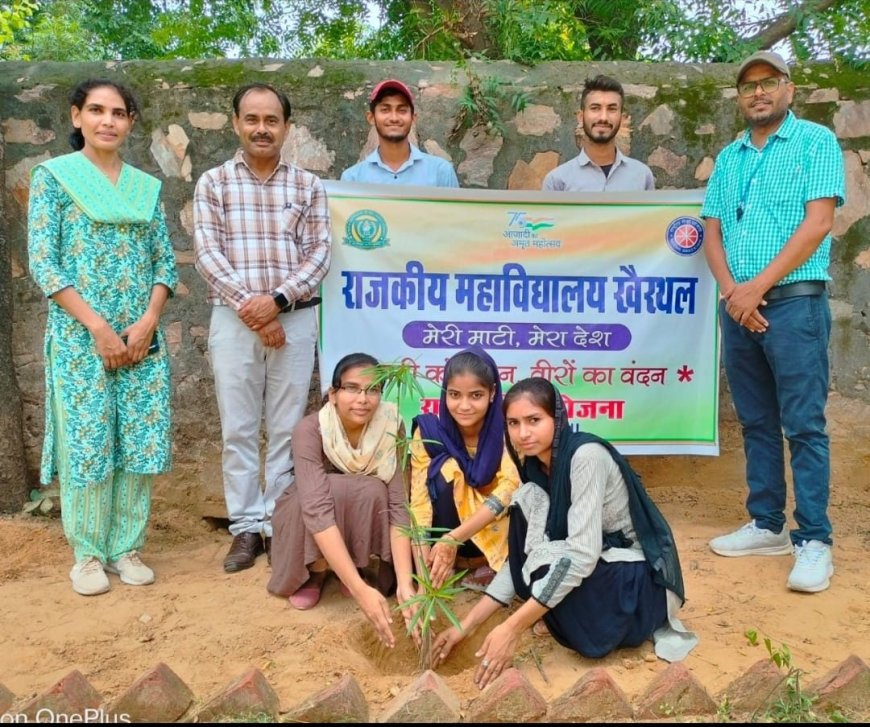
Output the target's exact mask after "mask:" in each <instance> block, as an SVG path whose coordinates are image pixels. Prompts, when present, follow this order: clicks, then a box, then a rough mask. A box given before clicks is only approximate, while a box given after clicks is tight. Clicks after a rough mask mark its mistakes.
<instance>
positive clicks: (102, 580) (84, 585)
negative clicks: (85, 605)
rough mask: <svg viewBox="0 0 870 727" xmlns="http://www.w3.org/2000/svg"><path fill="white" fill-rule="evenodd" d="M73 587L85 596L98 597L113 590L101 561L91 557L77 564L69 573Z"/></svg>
mask: <svg viewBox="0 0 870 727" xmlns="http://www.w3.org/2000/svg"><path fill="white" fill-rule="evenodd" d="M69 577H70V580H72V587H73V590H74V591H75V592H76V593H80V594H81V595H83V596H97V595H99V594H100V593H105V592H106V591H108V590H109V588H111V586H110V585H109V579H108V578H106V574H105V573H104V572H103V564H102V563H101V562H100V559H99V558H97V557H95V556H93V555H92V556H90V557H88V558H85V559H84V560H80V561H79V562H78V563H76V564H75V565H74V566H73V567H72V570H71V571H70V572H69Z"/></svg>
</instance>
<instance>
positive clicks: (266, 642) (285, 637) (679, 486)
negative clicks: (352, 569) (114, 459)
mask: <svg viewBox="0 0 870 727" xmlns="http://www.w3.org/2000/svg"><path fill="white" fill-rule="evenodd" d="M723 419H725V421H724V422H723V425H722V431H721V438H722V455H721V456H719V457H716V458H708V457H632V458H631V461H632V463H633V465H634V466H635V468H636V469H638V470H639V471H640V472H641V474H642V475H643V478H644V482H645V483H646V485H647V487H648V488H649V490H650V492H651V494H652V496H653V498H654V499H655V500H656V501H657V502H658V503H659V504H660V506H661V507H662V510H663V511H664V513H665V515H666V516H667V517H668V519H669V521H670V523H671V525H672V527H673V529H674V531H675V534H676V537H677V542H678V545H679V547H680V555H681V559H682V563H683V570H684V576H685V580H686V591H687V596H688V601H687V603H686V605H685V606H684V608H683V610H682V613H681V616H682V619H683V621H684V623H685V624H686V625H687V626H689V627H690V628H691V629H693V630H694V631H696V632H697V633H698V635H699V636H700V644H699V645H698V647H697V648H696V649H695V651H694V652H692V654H691V655H690V656H689V658H688V660H687V661H686V665H687V666H688V668H689V669H690V670H691V671H692V672H693V674H694V675H695V676H696V677H697V678H698V679H699V680H700V681H701V683H702V684H704V685H705V687H706V688H707V690H708V691H709V692H710V693H711V695H716V694H717V693H718V692H719V691H721V690H722V689H724V688H725V687H726V686H728V685H729V684H730V683H731V682H732V681H733V680H734V679H735V678H737V677H738V676H740V675H741V674H742V673H743V672H744V671H746V669H748V668H749V667H750V666H752V665H753V664H754V663H755V662H756V661H758V660H760V659H762V658H765V657H766V653H765V652H764V651H763V647H752V646H749V645H748V644H747V641H746V639H745V638H744V636H743V633H744V632H745V631H746V630H747V629H755V630H757V631H758V632H759V634H761V635H763V636H769V637H770V638H772V639H773V641H774V642H775V643H776V644H780V643H785V644H787V645H788V647H789V648H790V649H791V652H792V655H793V662H794V664H795V665H797V666H799V667H801V668H802V669H803V670H805V672H806V673H807V678H808V679H809V680H812V679H815V678H817V677H820V676H822V675H823V674H825V673H826V672H827V671H828V670H829V669H831V668H832V667H834V666H836V665H837V664H838V663H839V662H841V661H842V660H843V659H845V658H846V657H848V656H849V655H850V654H857V655H858V656H859V657H861V658H862V659H864V660H865V661H870V611H868V607H867V604H868V603H870V567H868V552H870V478H868V475H867V472H868V470H870V406H867V405H865V404H861V403H860V402H856V401H854V400H849V399H843V398H841V397H837V396H832V399H831V402H830V405H829V426H830V430H831V435H832V450H833V487H832V493H831V510H830V512H831V517H832V520H833V523H834V530H835V546H834V563H835V567H836V572H835V575H834V577H833V579H832V582H831V588H830V589H829V590H828V591H825V592H823V593H819V594H813V595H810V594H799V593H793V592H790V591H789V590H788V589H787V588H786V585H785V583H786V578H787V576H788V572H789V569H790V568H791V564H792V561H791V558H786V557H769V558H721V557H718V556H715V555H713V554H712V553H711V552H710V551H709V549H708V547H707V541H708V540H709V539H710V538H711V537H713V536H715V535H717V534H719V533H722V532H725V531H727V530H729V529H731V528H734V527H736V526H739V525H740V524H742V523H743V522H744V521H745V519H746V515H745V511H744V509H743V499H744V495H745V491H744V485H743V474H742V473H743V453H742V446H741V442H740V436H739V431H738V429H737V426H736V423H735V422H734V421H733V419H732V418H731V415H730V413H729V412H724V413H723ZM174 485H175V482H174V480H173V478H171V477H169V478H163V479H162V480H161V481H160V482H159V483H158V488H157V493H156V496H155V503H154V511H153V515H152V521H151V525H150V529H149V540H148V543H147V544H146V546H145V549H144V558H145V560H146V561H147V562H148V563H149V564H150V565H151V566H152V567H153V568H154V569H155V571H156V573H157V582H156V583H155V584H154V585H153V586H148V587H144V588H134V587H130V586H125V585H123V584H121V583H120V582H119V581H118V580H117V578H116V577H112V590H111V591H110V592H109V593H107V594H105V595H102V596H98V597H94V598H84V597H82V596H78V595H77V594H75V593H74V592H73V591H72V589H71V587H70V582H69V578H68V573H69V569H70V567H71V565H72V556H71V553H70V550H69V548H68V546H67V544H66V541H65V539H64V536H63V530H62V527H61V523H60V521H59V520H53V519H44V518H39V517H31V516H13V517H6V518H2V519H0V553H2V554H3V555H2V558H0V636H2V638H0V642H2V649H0V683H2V684H5V686H6V687H7V688H9V689H10V690H11V691H12V692H13V693H14V694H16V695H17V696H18V697H20V698H21V697H26V696H29V695H32V694H35V693H37V692H41V691H42V690H44V689H46V688H47V687H49V686H50V685H51V684H53V683H54V682H55V681H56V680H57V679H59V678H60V677H62V676H64V675H65V674H67V673H68V672H69V671H70V670H72V669H74V668H75V669H79V670H80V671H81V672H82V673H83V674H84V675H85V676H86V677H87V678H88V679H89V680H90V682H91V683H92V684H93V685H94V687H95V688H96V689H98V690H99V691H100V692H101V693H102V694H103V695H104V696H105V697H113V696H116V695H118V694H120V693H121V692H122V691H123V690H124V689H126V688H127V687H128V686H129V685H130V684H131V683H132V682H133V681H134V680H135V679H136V678H137V677H138V676H139V675H140V674H141V673H142V672H144V671H145V670H146V669H148V668H150V667H151V666H153V665H154V664H156V663H157V662H159V661H163V662H165V663H167V664H168V665H169V666H170V667H171V668H172V669H173V670H174V671H175V672H176V673H178V674H179V676H181V678H182V679H184V680H185V682H187V684H188V685H190V687H191V688H192V689H193V690H194V692H195V694H196V695H197V697H198V698H200V699H206V698H207V697H209V696H210V695H211V694H212V693H213V692H215V691H216V690H218V689H220V688H221V687H223V686H224V685H225V684H227V683H228V682H229V681H231V680H232V679H234V678H235V677H237V676H238V675H240V674H241V673H242V672H243V671H244V670H245V669H246V668H247V667H248V666H250V665H253V666H256V667H257V668H259V669H261V670H262V671H263V673H264V674H265V675H266V676H267V678H268V679H269V681H270V682H271V684H272V685H273V686H274V688H275V689H276V691H277V692H278V694H279V696H280V697H281V701H282V707H283V708H284V709H289V708H290V707H292V706H294V705H296V704H297V703H298V702H300V701H302V700H303V699H305V698H306V697H308V696H309V695H311V694H313V693H314V692H316V691H318V690H319V689H321V688H323V687H324V686H326V685H328V684H330V683H332V682H333V681H335V680H337V679H338V678H339V677H340V676H341V675H342V674H343V673H346V672H349V673H351V674H353V676H354V677H355V678H356V679H357V681H358V682H359V683H360V685H361V686H362V688H363V690H364V691H365V693H366V696H367V698H368V700H369V703H370V704H371V706H372V714H373V716H374V715H377V713H378V710H379V709H380V708H381V707H383V706H384V705H385V704H386V702H387V701H389V699H391V698H392V696H393V695H394V694H396V693H397V692H398V690H399V689H401V688H402V687H404V686H405V685H407V684H408V683H409V682H410V680H412V679H413V678H414V676H415V675H416V673H417V670H418V666H417V654H416V651H415V649H414V648H413V646H412V645H411V644H410V642H409V641H408V640H406V639H404V638H400V639H399V643H398V645H397V647H396V648H395V649H394V650H391V651H390V650H386V649H384V648H383V647H381V646H379V645H378V644H377V642H376V639H375V637H374V634H373V632H372V630H371V629H370V628H369V626H368V624H367V622H366V621H365V620H364V618H363V617H362V616H361V615H360V613H359V611H358V609H357V608H356V606H355V604H354V603H353V602H352V601H351V600H349V599H346V598H344V597H343V596H342V595H341V593H340V591H339V588H338V581H337V580H336V579H335V578H330V579H329V580H328V581H327V584H326V587H325V591H324V596H323V599H322V600H321V603H320V604H319V605H318V606H317V607H316V608H314V609H313V610H311V611H306V612H299V611H295V610H293V609H292V608H291V607H290V606H289V604H287V602H286V601H285V600H284V599H280V598H276V597H274V596H271V595H269V594H268V593H267V592H266V589H265V584H266V581H267V579H268V566H267V565H266V561H265V558H261V559H260V560H259V561H258V562H257V564H256V566H255V567H254V568H251V569H250V570H247V571H243V572H241V573H237V574H233V575H228V574H225V573H224V572H223V570H222V567H221V563H222V560H223V556H224V553H225V551H226V549H227V548H228V546H229V542H230V539H229V536H228V534H227V533H226V531H223V530H216V529H214V528H212V527H210V526H209V524H208V523H207V522H206V521H204V520H203V519H201V518H200V517H199V513H198V512H197V511H196V510H195V508H194V507H193V506H191V505H190V504H189V502H187V501H186V500H185V499H184V498H181V497H177V496H175V493H174V489H173V488H174ZM475 598H477V596H476V594H471V593H469V594H463V596H461V597H460V599H459V601H458V603H457V610H458V611H459V612H460V613H464V611H465V609H467V608H469V607H470V605H471V604H472V603H473V601H474V599H475ZM502 617H503V615H500V614H497V615H496V616H494V617H493V619H494V620H497V619H499V618H502ZM399 621H400V618H398V616H397V617H396V619H395V624H394V628H395V630H396V633H397V634H399V632H400V624H399ZM482 638H483V633H481V634H479V635H477V636H476V637H475V638H473V639H471V640H470V641H469V642H468V643H466V644H463V645H462V646H461V648H460V649H459V650H458V652H457V653H456V654H454V656H453V657H452V659H451V660H450V661H449V662H448V663H447V664H446V665H444V666H443V667H442V668H441V670H440V673H441V674H442V676H443V677H444V678H445V679H446V681H447V683H448V684H449V685H450V687H451V688H452V689H453V690H454V691H455V692H456V693H457V694H458V695H459V696H460V698H462V699H470V698H472V697H474V696H475V694H476V689H475V687H474V685H473V684H472V682H471V678H472V675H473V673H474V668H475V665H476V663H477V660H476V659H475V658H474V651H475V649H476V648H477V646H478V645H479V643H480V641H481V640H482ZM516 664H517V666H518V667H519V668H520V669H521V670H522V672H523V673H524V674H525V675H526V676H527V677H528V679H529V680H530V681H531V682H532V684H534V685H535V687H536V688H537V689H538V690H539V691H540V692H541V693H542V694H543V695H544V697H545V698H547V699H548V700H552V699H554V698H556V697H557V696H559V695H560V694H561V693H562V692H564V691H565V690H566V689H568V688H569V687H570V686H571V685H572V684H573V683H574V682H575V681H576V680H577V679H578V678H580V677H581V676H582V675H583V674H584V673H585V672H586V671H587V670H589V669H590V668H592V667H594V666H605V667H607V668H608V669H609V671H610V673H611V675H612V676H613V677H614V679H615V680H616V681H617V683H618V684H619V685H620V686H621V687H622V688H623V689H624V690H625V692H626V693H627V694H628V695H629V697H635V696H637V695H639V694H640V693H641V692H642V691H643V690H644V689H645V688H646V687H647V685H648V684H649V683H650V682H651V681H652V680H653V679H654V678H655V676H656V675H657V674H659V673H660V672H661V671H663V670H664V669H665V668H666V666H667V664H665V663H664V662H661V661H658V660H657V659H656V658H655V657H654V656H653V653H652V645H651V644H645V645H643V646H642V647H639V648H636V649H623V650H620V651H618V652H616V653H613V654H610V655H609V656H607V657H606V658H604V659H601V660H598V661H595V660H589V659H584V658H582V657H580V656H578V655H577V654H575V653H573V652H570V651H568V650H566V649H564V648H562V647H561V646H559V645H558V644H556V643H555V642H554V641H553V640H552V639H551V638H549V637H541V636H535V635H533V634H532V633H531V632H529V633H528V634H526V635H525V636H524V637H523V640H522V642H521V644H520V647H519V650H518V654H517V658H516ZM864 718H865V719H866V718H867V716H866V715H865V716H864Z"/></svg>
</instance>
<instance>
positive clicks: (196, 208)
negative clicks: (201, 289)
mask: <svg viewBox="0 0 870 727" xmlns="http://www.w3.org/2000/svg"><path fill="white" fill-rule="evenodd" d="M193 243H194V248H195V252H196V255H195V265H196V269H197V271H199V274H200V275H202V277H203V278H204V279H205V281H206V283H207V284H208V300H209V303H211V304H212V305H229V306H231V307H232V308H234V309H235V310H238V309H239V308H241V306H242V305H243V304H244V303H245V301H247V300H248V299H249V298H252V297H253V296H256V295H271V294H273V293H283V294H284V296H285V297H286V298H287V300H288V301H290V302H293V301H297V300H298V301H304V300H308V299H309V298H311V297H312V296H313V295H314V294H315V293H316V291H317V287H318V286H319V285H320V281H321V280H323V278H324V276H325V275H326V273H327V271H328V270H329V262H330V256H331V249H332V248H331V246H332V240H331V237H330V228H329V209H328V206H327V200H326V192H325V190H324V189H323V184H322V183H321V181H320V179H319V178H318V177H316V176H315V175H313V174H311V173H309V172H306V171H305V170H304V169H299V168H298V167H295V166H293V165H292V164H289V163H288V162H286V161H284V160H283V159H282V160H281V161H280V162H279V163H278V166H277V167H276V168H275V170H274V171H273V172H272V174H271V175H270V176H269V178H268V179H267V180H266V181H265V182H263V181H260V179H258V178H257V175H256V174H254V173H253V171H251V169H250V167H248V165H247V164H246V163H245V160H244V157H243V154H242V151H241V149H240V150H239V151H237V152H236V155H235V156H234V157H233V158H232V159H230V160H229V161H227V162H226V163H224V164H222V165H221V166H219V167H215V168H214V169H210V170H209V171H207V172H205V174H203V175H202V176H201V177H200V178H199V181H198V182H197V183H196V191H195V192H194V195H193Z"/></svg>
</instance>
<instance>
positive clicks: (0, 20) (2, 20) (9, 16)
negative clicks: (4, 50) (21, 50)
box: [0, 0, 36, 47]
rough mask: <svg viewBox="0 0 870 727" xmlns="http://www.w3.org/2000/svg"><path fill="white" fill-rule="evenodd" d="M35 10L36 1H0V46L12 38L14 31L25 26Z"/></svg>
mask: <svg viewBox="0 0 870 727" xmlns="http://www.w3.org/2000/svg"><path fill="white" fill-rule="evenodd" d="M35 10H36V3H35V2H33V1H32V0H12V2H9V3H0V47H2V46H3V44H4V43H9V42H10V41H11V40H13V38H14V37H15V33H16V31H22V30H24V29H25V28H27V26H28V24H29V23H28V19H29V18H30V16H31V15H33V12H34V11H35Z"/></svg>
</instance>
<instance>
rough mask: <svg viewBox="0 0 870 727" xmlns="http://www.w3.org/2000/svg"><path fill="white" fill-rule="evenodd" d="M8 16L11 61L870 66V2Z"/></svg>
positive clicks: (503, 0) (85, 4)
mask: <svg viewBox="0 0 870 727" xmlns="http://www.w3.org/2000/svg"><path fill="white" fill-rule="evenodd" d="M32 3H35V4H36V6H37V7H36V9H35V12H33V16H32V19H31V22H30V27H26V26H25V24H24V23H25V22H26V12H25V13H24V14H22V12H21V10H20V9H21V8H24V9H25V10H26V9H27V8H31V10H32ZM9 8H11V9H12V15H9ZM16 8H18V9H19V10H18V12H17V15H16V14H15V12H16V10H15V9H16ZM7 16H8V17H13V18H18V20H16V21H15V22H14V23H12V24H11V25H8V24H7V25H6V26H4V25H2V22H4V21H0V57H6V58H12V57H17V58H32V59H39V60H43V59H44V60H74V59H83V58H92V59H107V58H114V59H130V58H208V57H221V56H232V57H237V56H241V57H249V56H279V57H288V58H292V57H312V56H314V57H326V58H371V59H380V60H413V59H421V60H463V59H467V58H475V57H476V58H486V59H492V60H495V59H508V60H513V61H516V62H519V63H526V64H534V63H538V62H541V61H548V60H678V61H723V62H727V61H734V60H736V59H738V58H740V57H742V56H744V55H746V54H747V53H748V52H751V51H754V50H758V49H766V48H772V47H775V48H777V49H781V50H783V51H785V52H786V54H787V55H789V56H791V57H794V58H798V59H801V60H803V59H834V60H838V61H845V62H853V63H866V62H867V60H868V58H870V40H868V39H870V0H798V1H795V0H294V2H285V1H282V0H14V1H13V3H12V5H11V6H8V5H6V4H2V5H0V18H6V17H7ZM4 27H8V28H9V31H8V33H11V34H13V35H14V41H13V42H11V43H10V42H9V40H8V37H7V40H6V41H5V43H6V44H5V46H4V45H3V43H4V41H3V40H2V37H3V36H2V31H3V28H4ZM7 35H8V34H7Z"/></svg>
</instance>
